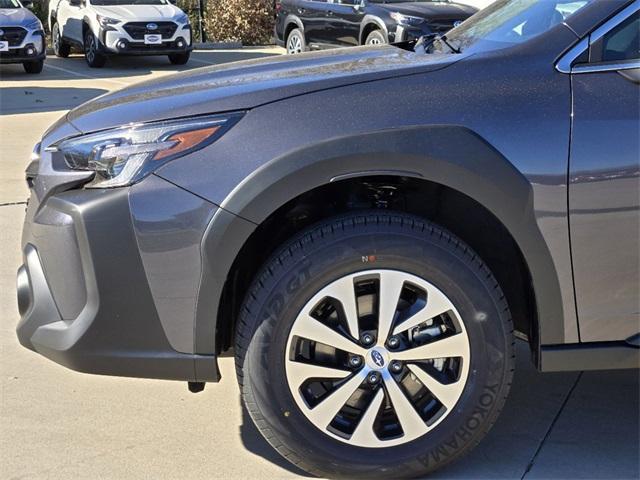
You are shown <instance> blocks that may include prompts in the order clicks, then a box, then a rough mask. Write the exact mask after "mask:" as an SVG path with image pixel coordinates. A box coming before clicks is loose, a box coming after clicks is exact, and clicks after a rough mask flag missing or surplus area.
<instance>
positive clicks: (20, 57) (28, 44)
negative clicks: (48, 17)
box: [0, 30, 46, 64]
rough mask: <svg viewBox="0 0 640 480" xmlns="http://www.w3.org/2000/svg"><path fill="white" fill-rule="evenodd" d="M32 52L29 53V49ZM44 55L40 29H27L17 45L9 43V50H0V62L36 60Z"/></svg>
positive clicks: (42, 35)
mask: <svg viewBox="0 0 640 480" xmlns="http://www.w3.org/2000/svg"><path fill="white" fill-rule="evenodd" d="M30 50H31V51H33V53H31V54H30V53H29V51H30ZM45 57H46V41H45V36H44V32H43V31H42V30H36V31H27V34H26V35H25V37H24V39H23V40H22V41H21V42H20V43H19V44H17V45H11V44H10V45H9V51H7V52H0V64H6V63H24V62H37V61H39V60H44V59H45Z"/></svg>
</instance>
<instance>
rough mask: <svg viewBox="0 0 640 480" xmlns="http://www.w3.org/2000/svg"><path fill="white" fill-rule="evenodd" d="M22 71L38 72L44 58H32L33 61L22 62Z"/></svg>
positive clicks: (40, 70) (40, 69)
mask: <svg viewBox="0 0 640 480" xmlns="http://www.w3.org/2000/svg"><path fill="white" fill-rule="evenodd" d="M22 66H23V67H24V71H25V72H27V73H40V72H42V67H43V66H44V60H34V61H33V62H24V63H23V64H22Z"/></svg>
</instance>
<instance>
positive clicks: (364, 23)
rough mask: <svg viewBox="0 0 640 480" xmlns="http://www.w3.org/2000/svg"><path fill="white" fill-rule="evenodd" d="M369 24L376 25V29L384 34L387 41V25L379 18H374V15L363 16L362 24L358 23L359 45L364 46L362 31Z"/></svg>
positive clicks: (364, 39)
mask: <svg viewBox="0 0 640 480" xmlns="http://www.w3.org/2000/svg"><path fill="white" fill-rule="evenodd" d="M371 24H376V25H377V26H378V28H380V30H382V31H383V32H384V34H385V36H386V38H387V41H388V39H389V29H388V28H387V24H386V23H384V21H383V20H382V19H381V18H380V17H376V16H375V15H365V16H364V18H363V19H362V22H361V23H360V34H359V35H358V38H359V39H360V45H364V42H365V41H366V40H367V39H366V38H363V37H364V31H365V29H366V28H367V27H368V26H369V25H371Z"/></svg>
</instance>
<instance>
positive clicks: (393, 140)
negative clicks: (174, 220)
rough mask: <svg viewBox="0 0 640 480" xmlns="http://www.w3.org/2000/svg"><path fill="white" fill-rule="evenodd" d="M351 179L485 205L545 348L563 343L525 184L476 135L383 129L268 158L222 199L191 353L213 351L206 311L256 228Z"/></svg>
mask: <svg viewBox="0 0 640 480" xmlns="http://www.w3.org/2000/svg"><path fill="white" fill-rule="evenodd" d="M390 166H391V167H390ZM354 175H399V176H411V177H416V178H423V179H426V180H429V181H432V182H435V183H439V184H442V185H445V186H447V187H450V188H452V189H454V190H456V191H458V192H461V193H463V194H465V195H467V196H469V197H471V198H472V199H474V200H475V201H477V202H478V203H480V204H481V205H483V206H484V207H485V208H487V209H488V210H489V211H490V212H491V213H492V214H493V215H494V216H495V217H496V218H497V219H498V220H500V221H501V222H502V224H503V225H504V226H505V227H506V229H507V230H508V231H509V232H510V234H511V235H512V237H513V238H514V240H515V242H516V243H517V245H518V246H519V248H520V250H521V252H522V254H523V256H524V259H525V261H526V263H527V265H528V266H529V269H530V273H531V276H532V281H533V285H534V293H535V298H536V302H537V310H538V314H539V318H541V319H544V320H545V322H544V323H542V322H540V323H541V326H540V332H539V334H538V338H539V339H541V340H542V341H543V343H557V341H558V340H560V339H562V338H563V336H564V317H563V309H562V299H561V295H560V286H559V281H558V275H557V272H556V270H555V266H554V263H553V261H552V258H551V254H550V252H549V250H548V248H547V244H546V242H545V240H544V238H543V236H542V234H541V232H540V231H539V229H538V227H537V223H536V219H535V211H534V205H533V191H532V188H531V185H530V183H529V181H528V180H527V179H526V178H525V177H524V176H523V175H522V174H521V173H520V172H519V171H518V170H517V169H516V168H515V167H514V166H513V165H512V164H511V163H510V162H509V161H508V160H507V159H506V158H505V157H504V156H503V155H502V154H500V152H498V151H497V150H496V149H494V148H493V147H492V146H491V145H490V144H488V143H487V142H486V141H485V140H484V139H483V138H481V137H480V136H478V135H477V134H476V133H474V132H473V131H471V130H469V129H467V128H465V127H461V126H456V125H437V126H416V127H407V128H403V129H388V130H381V131H377V132H372V133H367V134H359V135H355V136H345V137H339V138H334V139H331V140H327V141H324V142H321V143H317V144H315V145H310V146H307V147H305V148H302V149H299V150H296V151H294V152H290V153H287V154H285V155H283V156H281V157H280V158H276V159H274V160H272V161H270V162H269V163H267V164H265V165H263V166H262V167H261V168H259V169H258V170H256V171H254V172H253V173H251V174H250V175H249V176H248V177H247V178H246V179H245V180H244V181H243V182H242V183H241V184H240V185H239V186H238V187H236V188H235V189H234V190H233V191H232V192H231V193H230V194H229V195H228V196H227V197H226V198H225V199H224V201H223V202H222V204H221V207H222V209H221V210H219V211H218V212H217V213H216V215H215V216H214V218H213V219H212V222H211V224H210V225H209V227H208V229H207V232H206V233H205V236H204V239H203V243H202V252H203V261H204V264H205V265H204V266H203V275H202V283H201V288H200V293H199V297H198V306H197V314H196V352H198V353H210V352H211V349H212V348H213V347H214V345H215V330H216V328H215V327H216V326H215V321H214V322H212V321H211V318H212V315H211V312H218V310H219V302H220V297H221V292H222V289H223V286H224V282H225V280H226V278H227V274H228V272H229V270H230V268H231V266H232V264H233V261H234V259H235V258H236V256H237V254H238V252H239V251H240V249H241V248H242V246H243V244H244V243H245V242H246V240H247V239H248V238H249V236H250V235H251V233H252V232H253V230H254V229H255V227H256V226H257V225H258V224H260V223H261V222H262V221H264V220H265V219H266V218H267V217H268V216H269V215H271V214H272V213H273V212H274V211H276V210H277V209H278V208H279V207H281V206H282V205H284V204H285V203H287V202H288V201H290V200H292V199H293V198H295V197H297V196H298V195H300V194H302V193H305V192H307V191H309V190H311V189H313V188H316V187H319V186H322V185H325V184H327V183H329V182H331V181H335V180H339V179H340V178H343V177H345V176H354ZM230 212H233V213H230ZM212 323H213V325H212Z"/></svg>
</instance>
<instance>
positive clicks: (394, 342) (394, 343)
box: [387, 337, 400, 348]
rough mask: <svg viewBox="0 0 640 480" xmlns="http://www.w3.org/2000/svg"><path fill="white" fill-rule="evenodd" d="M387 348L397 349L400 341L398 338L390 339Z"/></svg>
mask: <svg viewBox="0 0 640 480" xmlns="http://www.w3.org/2000/svg"><path fill="white" fill-rule="evenodd" d="M387 345H389V348H398V347H399V346H400V339H399V338H398V337H391V338H389V340H387Z"/></svg>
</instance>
